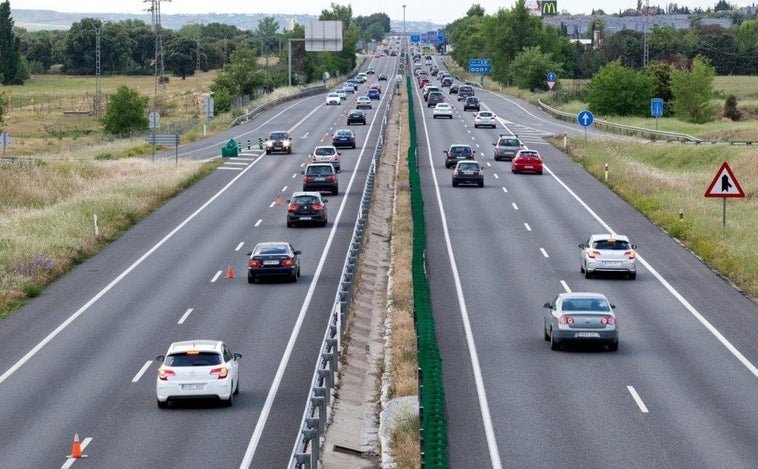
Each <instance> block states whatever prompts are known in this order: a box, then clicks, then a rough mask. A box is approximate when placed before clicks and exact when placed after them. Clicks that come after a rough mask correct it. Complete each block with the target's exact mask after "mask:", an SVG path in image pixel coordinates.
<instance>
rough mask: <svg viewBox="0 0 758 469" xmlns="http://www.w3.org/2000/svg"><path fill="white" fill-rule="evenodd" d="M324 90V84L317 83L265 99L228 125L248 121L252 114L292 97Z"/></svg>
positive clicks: (296, 97) (301, 96) (297, 97)
mask: <svg viewBox="0 0 758 469" xmlns="http://www.w3.org/2000/svg"><path fill="white" fill-rule="evenodd" d="M324 92H326V85H318V86H311V87H309V88H303V89H302V90H300V91H298V92H297V93H293V94H289V95H287V96H282V97H280V98H276V99H272V100H271V101H267V102H265V103H263V104H261V105H260V106H257V107H255V108H254V109H252V110H251V111H248V112H246V113H245V114H242V115H241V116H239V117H236V118H235V119H234V120H233V121H232V122H231V123H230V124H229V125H230V126H231V127H234V126H235V125H239V124H244V123H245V122H247V121H249V120H250V119H252V118H253V117H254V116H256V115H257V114H260V113H261V112H263V111H265V110H266V109H270V108H272V107H274V106H277V105H279V104H282V103H285V102H287V101H292V100H293V99H299V98H305V97H306V96H313V95H314V94H319V93H324Z"/></svg>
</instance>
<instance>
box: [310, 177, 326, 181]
mask: <svg viewBox="0 0 758 469" xmlns="http://www.w3.org/2000/svg"><path fill="white" fill-rule="evenodd" d="M313 180H314V181H326V178H324V177H316V178H313Z"/></svg>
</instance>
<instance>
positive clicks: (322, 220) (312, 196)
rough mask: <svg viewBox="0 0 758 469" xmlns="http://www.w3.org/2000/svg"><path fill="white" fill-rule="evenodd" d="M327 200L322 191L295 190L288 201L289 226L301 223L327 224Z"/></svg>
mask: <svg viewBox="0 0 758 469" xmlns="http://www.w3.org/2000/svg"><path fill="white" fill-rule="evenodd" d="M326 202H327V200H326V199H324V198H322V197H321V193H320V192H295V193H294V194H292V198H291V199H290V200H288V201H287V204H288V205H287V228H292V227H293V226H295V225H299V224H301V223H307V224H316V225H319V226H326V223H327V221H328V216H327V213H326Z"/></svg>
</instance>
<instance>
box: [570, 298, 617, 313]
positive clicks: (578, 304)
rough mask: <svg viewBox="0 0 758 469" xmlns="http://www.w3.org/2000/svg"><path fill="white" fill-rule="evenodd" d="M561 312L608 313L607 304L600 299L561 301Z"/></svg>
mask: <svg viewBox="0 0 758 469" xmlns="http://www.w3.org/2000/svg"><path fill="white" fill-rule="evenodd" d="M561 309H562V310H563V311H597V312H609V311H610V310H611V308H610V306H609V305H608V302H607V301H605V300H604V299H602V298H571V299H568V300H564V301H563V305H562V307H561Z"/></svg>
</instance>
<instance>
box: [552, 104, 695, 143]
mask: <svg viewBox="0 0 758 469" xmlns="http://www.w3.org/2000/svg"><path fill="white" fill-rule="evenodd" d="M537 102H538V103H539V107H540V109H542V110H543V111H544V112H546V113H548V114H550V115H551V116H553V117H555V118H556V119H560V120H563V121H567V122H577V119H576V114H572V113H570V112H564V111H559V110H558V109H555V108H552V107H550V106H548V105H547V104H545V103H543V102H542V101H540V100H537ZM592 125H593V126H594V127H597V128H598V129H600V130H605V131H612V132H613V133H618V134H621V135H629V136H634V137H645V138H648V139H650V140H665V141H669V142H670V141H676V142H684V143H703V141H702V140H700V139H699V138H697V137H693V136H692V135H687V134H681V133H678V132H666V131H663V130H652V129H646V128H644V127H634V126H631V125H623V124H616V123H614V122H608V121H606V120H602V119H597V118H596V119H595V120H594V121H593V122H592Z"/></svg>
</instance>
